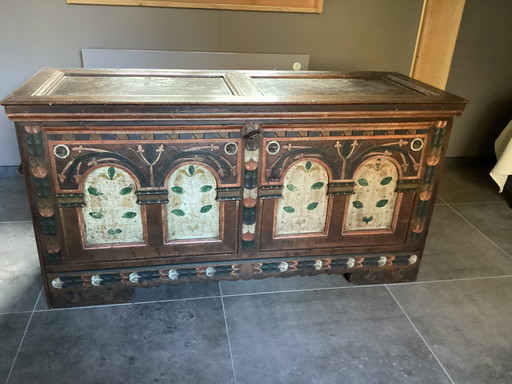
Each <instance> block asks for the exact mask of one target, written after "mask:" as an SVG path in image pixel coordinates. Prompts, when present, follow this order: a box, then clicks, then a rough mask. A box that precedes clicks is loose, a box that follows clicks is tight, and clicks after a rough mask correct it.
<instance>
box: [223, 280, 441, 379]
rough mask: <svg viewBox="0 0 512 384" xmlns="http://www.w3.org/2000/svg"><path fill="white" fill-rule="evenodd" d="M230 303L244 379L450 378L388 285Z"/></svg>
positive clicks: (242, 298)
mask: <svg viewBox="0 0 512 384" xmlns="http://www.w3.org/2000/svg"><path fill="white" fill-rule="evenodd" d="M224 302H225V307H226V317H227V320H228V327H229V334H230V340H231V348H232V352H233V359H234V365H235V372H236V377H237V383H238V384H246V383H258V384H261V383H269V384H270V383H279V384H286V383H293V384H301V383H308V384H311V383H316V384H320V383H322V384H323V383H365V384H370V383H407V384H411V383H421V384H427V383H435V384H440V383H449V380H448V377H447V376H446V375H445V373H444V371H443V370H442V368H441V366H440V365H439V364H438V363H437V361H436V360H435V358H434V356H433V355H432V354H431V353H430V351H429V350H428V348H427V346H426V345H425V344H424V343H423V341H422V340H421V338H420V337H419V335H418V334H417V333H416V331H415V330H414V329H413V327H412V326H411V324H410V323H409V321H408V320H407V318H406V317H405V316H404V315H403V313H402V311H401V310H400V308H399V307H398V306H397V305H396V303H395V301H394V300H393V298H392V297H391V295H390V294H389V292H387V290H386V289H385V287H365V288H345V289H339V290H327V291H308V292H290V293H278V294H268V295H251V296H237V297H227V298H224Z"/></svg>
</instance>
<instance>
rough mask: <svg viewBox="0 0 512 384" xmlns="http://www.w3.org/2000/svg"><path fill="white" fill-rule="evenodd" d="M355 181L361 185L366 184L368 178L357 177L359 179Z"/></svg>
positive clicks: (365, 185) (364, 185)
mask: <svg viewBox="0 0 512 384" xmlns="http://www.w3.org/2000/svg"><path fill="white" fill-rule="evenodd" d="M357 183H358V184H359V185H361V186H363V187H367V186H368V180H366V179H359V180H357Z"/></svg>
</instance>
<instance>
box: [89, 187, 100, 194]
mask: <svg viewBox="0 0 512 384" xmlns="http://www.w3.org/2000/svg"><path fill="white" fill-rule="evenodd" d="M87 192H89V193H90V194H91V195H93V196H100V195H103V193H101V192H100V191H98V190H97V189H96V188H94V187H89V188H87Z"/></svg>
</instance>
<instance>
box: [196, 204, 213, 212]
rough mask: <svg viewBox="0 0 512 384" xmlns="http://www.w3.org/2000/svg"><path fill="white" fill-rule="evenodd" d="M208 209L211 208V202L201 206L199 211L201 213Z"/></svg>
mask: <svg viewBox="0 0 512 384" xmlns="http://www.w3.org/2000/svg"><path fill="white" fill-rule="evenodd" d="M210 209H212V206H211V204H210V205H203V206H202V207H201V210H200V211H199V212H201V213H206V212H208V211H209V210H210Z"/></svg>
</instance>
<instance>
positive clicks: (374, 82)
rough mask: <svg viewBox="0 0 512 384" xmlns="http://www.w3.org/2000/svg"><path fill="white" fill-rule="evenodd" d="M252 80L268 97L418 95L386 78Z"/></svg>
mask: <svg viewBox="0 0 512 384" xmlns="http://www.w3.org/2000/svg"><path fill="white" fill-rule="evenodd" d="M253 80H254V82H255V83H256V85H257V87H258V88H259V89H260V90H261V91H262V92H263V94H264V95H269V96H301V95H302V96H313V95H315V96H316V95H319V96H329V95H330V96H337V95H339V96H341V95H350V96H357V95H360V96H368V95H373V96H378V95H418V92H417V91H415V90H413V89H410V88H406V87H403V86H400V85H399V84H397V83H394V82H392V81H390V80H389V79H387V78H380V79H376V78H360V79H300V78H296V79H289V78H288V79H286V78H285V79H279V78H277V79H276V78H255V79H253Z"/></svg>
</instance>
